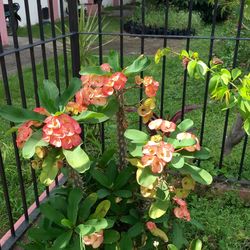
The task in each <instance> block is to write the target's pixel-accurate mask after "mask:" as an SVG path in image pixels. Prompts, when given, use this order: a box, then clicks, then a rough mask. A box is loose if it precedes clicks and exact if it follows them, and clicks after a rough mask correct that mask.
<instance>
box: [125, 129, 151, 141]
mask: <svg viewBox="0 0 250 250" xmlns="http://www.w3.org/2000/svg"><path fill="white" fill-rule="evenodd" d="M124 136H125V137H126V138H127V139H129V140H131V142H132V143H140V144H145V143H146V142H147V141H148V139H149V138H148V135H147V134H146V133H144V132H142V131H140V130H137V129H127V130H126V131H125V133H124Z"/></svg>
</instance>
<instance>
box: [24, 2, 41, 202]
mask: <svg viewBox="0 0 250 250" xmlns="http://www.w3.org/2000/svg"><path fill="white" fill-rule="evenodd" d="M24 5H25V12H26V22H27V30H28V38H29V44H33V37H32V29H31V22H30V11H29V3H28V0H24ZM30 58H31V68H32V75H33V81H34V94H35V101H36V106H37V107H38V106H39V105H40V103H39V97H38V82H37V74H36V62H35V55H34V47H30ZM30 169H31V177H32V182H33V187H34V195H35V201H36V205H37V207H38V206H39V198H38V188H37V179H36V173H35V170H34V169H33V168H32V166H31V167H30Z"/></svg>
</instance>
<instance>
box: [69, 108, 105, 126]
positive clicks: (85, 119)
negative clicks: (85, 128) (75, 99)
mask: <svg viewBox="0 0 250 250" xmlns="http://www.w3.org/2000/svg"><path fill="white" fill-rule="evenodd" d="M72 118H73V119H75V120H76V121H77V122H79V123H83V124H97V123H101V122H105V121H107V120H108V119H109V117H108V116H106V115H105V114H103V113H97V112H93V111H88V110H87V111H83V112H82V113H81V114H80V115H78V116H73V117H72Z"/></svg>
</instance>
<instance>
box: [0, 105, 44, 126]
mask: <svg viewBox="0 0 250 250" xmlns="http://www.w3.org/2000/svg"><path fill="white" fill-rule="evenodd" d="M0 116H2V117H3V118H4V119H5V120H8V121H11V122H15V123H23V122H26V121H30V120H32V121H39V122H43V121H44V120H45V118H46V116H44V115H41V114H38V113H36V112H34V111H31V110H27V109H23V108H15V107H13V106H11V105H1V106H0Z"/></svg>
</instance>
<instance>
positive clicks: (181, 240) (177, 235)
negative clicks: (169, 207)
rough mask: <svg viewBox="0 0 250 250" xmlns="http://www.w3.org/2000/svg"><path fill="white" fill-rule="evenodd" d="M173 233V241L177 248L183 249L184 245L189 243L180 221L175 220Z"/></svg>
mask: <svg viewBox="0 0 250 250" xmlns="http://www.w3.org/2000/svg"><path fill="white" fill-rule="evenodd" d="M172 234H173V235H172V241H173V244H174V245H175V246H176V247H177V249H181V248H182V246H183V245H185V244H187V240H186V238H185V237H184V232H183V228H182V226H181V225H180V224H179V223H177V222H174V225H173V230H172Z"/></svg>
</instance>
